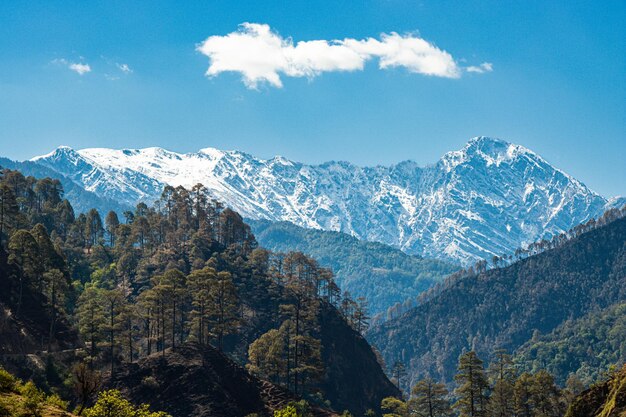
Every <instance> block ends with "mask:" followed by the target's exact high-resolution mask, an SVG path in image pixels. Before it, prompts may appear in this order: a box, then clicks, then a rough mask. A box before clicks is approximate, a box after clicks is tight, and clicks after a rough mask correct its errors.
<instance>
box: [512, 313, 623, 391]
mask: <svg viewBox="0 0 626 417" xmlns="http://www.w3.org/2000/svg"><path fill="white" fill-rule="evenodd" d="M515 356H516V361H517V362H518V363H519V364H520V366H521V367H522V369H525V370H528V371H537V370H538V369H546V370H547V371H549V372H550V373H551V374H553V375H554V376H555V377H556V379H557V381H558V382H559V383H560V384H561V385H564V384H565V383H566V381H567V379H568V377H569V376H570V375H576V376H577V377H578V379H580V380H581V381H582V382H583V383H584V384H585V385H590V384H592V383H593V382H596V381H598V380H599V379H600V378H601V377H602V376H603V375H604V374H605V373H606V372H608V371H609V369H611V368H612V367H614V366H620V367H621V366H622V365H623V364H624V362H626V303H618V304H616V305H613V306H611V307H608V308H605V309H602V310H599V311H593V312H591V313H589V314H587V315H585V316H583V317H581V318H579V319H577V320H568V321H566V322H565V323H563V324H562V325H560V326H559V327H557V328H556V329H555V330H553V331H552V332H550V333H548V334H545V335H536V336H535V337H533V338H532V339H531V340H530V341H528V342H526V343H525V344H524V345H522V346H521V347H520V348H519V349H518V350H517V352H516V355H515Z"/></svg>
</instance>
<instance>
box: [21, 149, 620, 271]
mask: <svg viewBox="0 0 626 417" xmlns="http://www.w3.org/2000/svg"><path fill="white" fill-rule="evenodd" d="M32 160H33V161H35V162H37V163H40V164H43V165H45V166H47V167H49V168H52V169H54V170H56V171H57V172H59V173H61V174H63V175H65V176H67V177H69V178H71V179H72V180H73V181H75V182H77V183H79V184H81V185H83V186H84V187H85V188H86V189H87V190H89V191H93V192H95V193H97V194H99V195H101V196H104V197H108V198H112V199H115V200H117V201H120V202H121V203H125V204H129V205H134V204H136V203H137V202H138V201H148V202H151V201H153V200H156V199H157V198H158V197H159V195H160V193H161V190H162V188H163V186H164V185H166V184H169V185H172V186H178V185H182V186H185V187H192V186H193V185H195V184H197V183H202V184H204V185H205V186H206V187H207V188H208V189H209V190H211V192H212V194H213V196H214V197H215V198H217V199H219V200H220V201H222V202H224V203H225V204H226V205H228V206H230V207H232V208H233V209H235V210H237V211H238V212H240V213H241V214H242V215H243V216H244V217H248V218H253V219H269V220H286V221H290V222H292V223H295V224H297V225H299V226H304V227H309V228H317V229H324V230H335V231H342V232H346V233H349V234H351V235H354V236H356V237H359V238H362V239H367V240H372V241H379V242H383V243H387V244H390V245H393V246H396V247H399V248H401V249H403V250H405V251H406V252H409V253H412V254H418V255H422V256H427V257H435V258H446V259H450V260H454V261H457V262H460V263H464V264H466V263H470V262H473V261H475V260H477V259H480V258H490V257H491V256H493V255H501V254H503V253H510V252H511V251H513V250H514V249H515V248H517V247H519V246H520V245H524V244H527V243H530V242H533V241H535V240H537V239H539V238H544V237H549V236H551V235H552V234H555V233H559V232H562V231H564V230H567V229H569V228H571V227H573V226H575V225H577V224H579V223H581V222H583V221H585V220H587V219H589V218H591V217H594V216H597V215H599V214H601V213H602V212H603V210H604V209H605V208H606V207H607V205H608V204H615V201H613V202H612V203H609V202H607V200H606V199H605V198H603V197H602V196H600V195H598V194H596V193H594V192H593V191H591V190H589V189H588V188H587V187H586V186H585V185H584V184H582V183H581V182H579V181H577V180H576V179H574V178H572V177H571V176H569V175H567V174H566V173H564V172H562V171H560V170H559V169H557V168H554V167H553V166H551V165H550V164H549V163H548V162H546V161H545V160H544V159H543V158H541V157H540V156H539V155H537V154H535V153H534V152H532V151H530V150H528V149H526V148H524V147H523V146H519V145H514V144H510V143H507V142H505V141H502V140H499V139H492V138H486V137H477V138H474V139H471V140H470V141H469V142H468V143H467V145H466V146H465V147H464V148H463V149H461V150H459V151H453V152H448V153H447V154H445V155H444V156H443V157H442V158H441V159H440V160H439V161H438V162H437V163H436V164H434V165H431V166H427V167H420V166H418V165H417V164H416V163H415V162H411V161H405V162H401V163H399V164H397V165H393V166H390V167H382V166H377V167H367V168H363V167H358V166H355V165H353V164H350V163H348V162H327V163H324V164H321V165H305V164H301V163H297V162H293V161H289V160H287V159H285V158H282V157H275V158H272V159H268V160H262V159H258V158H255V157H253V156H251V155H248V154H245V153H243V152H237V151H221V150H217V149H213V148H207V149H202V150H200V151H198V152H196V153H189V154H179V153H175V152H170V151H167V150H164V149H161V148H147V149H124V150H112V149H102V148H100V149H83V150H79V151H76V150H73V149H70V148H67V147H60V148H58V149H56V150H55V151H54V152H52V153H50V154H48V155H44V156H40V157H36V158H33V159H32Z"/></svg>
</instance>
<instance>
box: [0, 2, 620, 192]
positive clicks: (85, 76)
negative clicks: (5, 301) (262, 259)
mask: <svg viewBox="0 0 626 417" xmlns="http://www.w3.org/2000/svg"><path fill="white" fill-rule="evenodd" d="M261 3H262V2H258V1H250V2H225V1H214V2H193V1H187V2H173V1H172V2H162V1H145V2H142V1H133V2H127V1H107V2H95V1H93V2H91V1H84V2H68V1H65V2H60V1H31V2H2V3H0V39H2V41H1V42H0V57H1V58H0V126H1V128H0V155H3V156H8V157H11V158H14V159H26V158H29V157H31V156H34V155H38V154H43V153H47V152H49V151H50V150H51V149H53V148H55V147H56V146H59V145H69V146H72V147H75V148H84V147H96V146H106V147H115V148H124V147H127V148H137V147H147V146H161V147H165V148H168V149H172V150H176V151H181V152H189V151H195V150H197V149H200V148H203V147H208V146H212V147H217V148H221V149H239V150H243V151H246V152H249V153H252V154H255V155H257V156H260V157H270V156H273V155H275V154H281V155H284V156H286V157H288V158H291V159H294V160H299V161H303V162H309V163H316V162H323V161H326V160H348V161H351V162H354V163H357V164H361V165H376V164H385V165H386V164H391V163H395V162H399V161H401V160H405V159H413V160H416V161H417V162H419V163H422V164H427V163H430V162H434V161H435V160H436V159H437V158H439V157H440V156H441V155H442V154H443V153H444V152H446V151H448V150H453V149H458V148H460V147H462V146H463V144H464V143H465V142H466V141H467V140H468V139H469V138H470V137H472V136H477V135H487V136H495V137H500V138H503V139H506V140H509V141H512V142H515V143H520V144H522V145H525V146H527V147H529V148H531V149H533V150H535V151H536V152H538V153H540V154H541V155H543V156H544V157H545V158H546V159H548V160H549V161H550V162H552V163H553V164H555V165H556V166H557V167H560V168H562V169H564V170H565V171H567V172H569V173H570V174H572V175H574V176H576V177H577V178H579V179H580V180H582V181H583V182H585V183H586V184H587V185H589V186H590V187H591V188H592V189H594V190H596V191H598V192H600V193H602V194H604V195H607V196H610V195H617V194H621V195H624V194H626V163H625V162H624V161H626V104H625V103H626V53H625V51H626V25H624V23H623V22H624V20H625V19H626V2H623V1H605V2H592V1H588V2H584V1H563V2H546V1H536V2H534V1H526V2H512V1H511V2H508V1H480V2H463V1H446V2H441V1H401V0H397V1H396V0H378V1H372V0H366V1H359V2H350V1H345V2H334V1H323V2H322V1H303V2H274V3H272V2H263V3H264V4H261ZM244 22H252V23H260V24H267V25H269V27H270V28H271V33H272V34H273V35H275V36H277V37H278V36H280V38H282V40H283V42H287V43H289V42H290V41H289V39H291V40H292V42H293V45H296V44H297V42H299V41H311V40H326V41H332V40H344V39H351V40H354V42H355V43H357V44H358V43H359V42H360V41H363V40H366V39H369V38H372V39H373V40H374V41H376V42H379V43H380V42H383V43H384V42H386V41H384V39H385V38H384V37H381V34H387V35H391V34H392V33H394V32H395V33H397V34H398V36H399V37H400V38H402V39H409V38H410V39H413V38H415V39H423V40H425V41H427V42H428V43H427V45H428V47H429V48H430V47H432V50H433V51H435V56H434V58H433V59H439V58H442V57H443V58H445V56H448V57H449V58H451V59H452V63H453V66H454V68H452V70H454V71H458V72H457V74H456V76H452V77H450V76H442V73H437V74H435V75H432V74H431V75H424V72H425V71H426V70H424V68H425V67H424V65H426V66H427V65H429V62H426V63H424V62H423V61H420V62H417V64H416V65H418V67H415V66H410V65H408V64H406V63H405V64H404V65H396V64H394V62H396V63H397V62H400V61H398V60H396V61H393V59H392V60H391V65H389V66H387V67H386V68H385V69H381V68H379V67H380V66H381V65H382V63H383V60H384V59H386V58H389V57H388V56H387V55H384V54H386V53H387V52H367V54H366V58H363V59H362V62H357V63H356V66H357V67H358V66H359V65H362V66H363V69H362V70H361V69H355V68H352V70H351V71H335V70H328V71H321V73H319V75H317V76H315V75H316V74H318V72H320V71H317V72H316V71H315V68H317V67H315V65H318V66H319V65H322V64H326V62H327V61H325V59H326V58H327V57H325V56H322V57H321V58H320V57H319V56H317V57H313V58H311V57H310V56H309V55H307V54H304V55H306V56H304V58H302V57H301V58H302V59H303V61H302V62H306V63H307V64H306V65H309V64H310V62H313V63H314V65H313V66H314V68H313V70H311V67H310V65H309V66H308V67H306V68H304V70H303V69H302V66H298V67H297V68H296V69H295V70H294V69H293V68H291V69H287V70H285V71H287V72H289V71H291V73H292V75H293V73H294V71H296V72H297V71H301V72H303V73H305V74H304V75H306V76H298V77H294V76H289V75H288V74H286V73H285V72H284V71H283V72H280V71H278V73H277V74H278V76H279V78H280V82H281V83H282V87H280V88H279V87H277V86H275V85H272V83H269V82H266V81H264V80H263V79H261V80H260V81H259V82H258V83H257V84H256V85H255V87H256V89H254V88H250V87H254V86H252V85H251V84H250V82H248V83H247V85H246V83H244V82H242V74H241V73H233V72H218V74H217V75H215V76H214V77H211V78H208V77H207V76H206V75H205V72H206V71H207V69H208V68H209V66H210V65H212V63H213V61H211V59H218V58H220V57H223V56H224V54H225V53H228V52H229V51H231V49H229V48H230V46H229V45H226V50H224V49H222V50H220V49H219V47H220V45H221V44H220V45H217V46H216V47H215V48H212V49H211V50H212V51H213V52H211V53H213V55H207V54H203V53H202V52H200V51H198V50H197V47H198V46H200V45H202V42H203V41H205V40H206V39H207V38H208V37H210V36H219V37H224V36H226V35H228V34H230V33H233V32H236V31H237V30H238V27H239V25H240V24H242V23H244ZM239 33H241V32H239ZM220 39H222V38H217V40H220ZM333 45H334V44H333ZM359 45H361V44H359ZM379 46H380V45H379ZM216 51H217V52H216ZM220 51H221V52H220ZM437 51H439V52H437ZM349 52H353V51H349ZM440 52H441V54H447V55H445V56H444V55H441V54H440ZM219 53H222V55H217V54H219ZM245 53H246V54H249V51H247V52H245ZM359 53H362V51H359ZM322 55H323V54H322ZM359 56H361V57H363V56H365V55H359ZM226 58H229V57H226ZM226 58H224V59H226ZM230 58H232V57H230ZM235 58H237V57H235ZM443 58H442V59H443ZM316 60H317V61H316ZM448 63H449V62H448ZM484 63H490V64H491V65H492V69H493V71H485V72H484V73H477V72H468V71H467V68H468V67H476V66H479V65H481V64H484ZM227 64H228V63H227ZM245 64H246V65H249V64H250V63H245ZM72 65H73V66H72ZM123 65H126V66H127V67H124V66H123ZM333 65H334V64H333ZM337 65H339V64H337ZM71 66H72V67H71ZM87 66H88V68H87ZM87 69H89V71H88V72H87ZM448 69H450V68H449V66H448ZM309 70H311V71H312V72H307V71H309ZM79 72H82V75H81V74H79ZM270 72H271V71H270ZM449 74H450V73H448V75H449ZM301 75H302V74H301Z"/></svg>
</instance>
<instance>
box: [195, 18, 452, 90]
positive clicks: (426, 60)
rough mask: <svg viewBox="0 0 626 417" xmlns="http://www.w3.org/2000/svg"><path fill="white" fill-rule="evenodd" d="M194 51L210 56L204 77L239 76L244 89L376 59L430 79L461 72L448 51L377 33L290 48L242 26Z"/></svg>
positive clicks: (267, 32) (285, 41)
mask: <svg viewBox="0 0 626 417" xmlns="http://www.w3.org/2000/svg"><path fill="white" fill-rule="evenodd" d="M197 50H198V51H199V52H201V53H202V54H204V55H206V56H207V57H209V61H210V64H209V68H208V69H207V71H206V75H207V76H208V77H214V76H217V75H219V74H221V73H223V72H238V73H241V75H242V77H243V82H244V83H245V84H246V86H247V87H249V88H256V87H257V86H258V85H259V83H263V82H267V83H269V84H270V85H272V86H274V87H281V86H282V81H281V75H284V76H288V77H309V78H312V77H315V76H317V75H319V74H321V73H323V72H331V71H359V70H362V69H363V68H364V66H365V63H366V62H367V61H369V60H371V59H374V58H378V66H379V68H381V69H388V68H394V67H403V68H406V69H407V70H408V71H410V72H413V73H417V74H423V75H430V76H435V77H445V78H459V77H460V76H461V73H462V70H461V68H460V67H459V65H458V64H457V63H456V61H455V59H454V58H453V57H452V55H450V54H449V53H448V52H446V51H444V50H441V49H439V48H437V47H436V46H434V45H433V44H431V43H429V42H427V41H425V40H424V39H422V38H419V37H418V36H416V35H399V34H397V33H395V32H392V33H390V34H382V35H381V36H380V39H374V38H367V39H362V40H358V39H350V38H346V39H343V40H330V41H327V40H313V41H300V42H297V43H295V44H294V42H293V41H292V40H291V39H290V38H283V37H281V36H280V35H278V34H277V33H275V32H272V30H271V29H270V27H269V25H265V24H258V23H243V24H242V25H240V28H239V30H238V31H236V32H232V33H229V34H227V35H224V36H210V37H209V38H207V39H206V40H205V41H204V42H202V43H201V44H200V45H198V47H197Z"/></svg>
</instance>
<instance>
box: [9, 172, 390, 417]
mask: <svg viewBox="0 0 626 417" xmlns="http://www.w3.org/2000/svg"><path fill="white" fill-rule="evenodd" d="M0 243H1V245H0V247H1V249H0V262H1V263H2V264H1V265H0V266H1V267H0V271H2V273H3V274H2V277H1V279H2V282H1V284H2V289H3V291H2V296H3V301H2V302H3V303H4V310H5V311H8V312H9V314H8V316H7V317H8V321H7V322H9V326H3V327H2V329H3V331H6V332H8V333H15V332H16V331H19V332H26V334H31V333H32V334H33V335H34V336H33V337H32V338H30V339H24V338H22V337H21V336H18V337H7V338H3V339H2V341H1V342H0V345H2V346H1V347H0V348H1V349H0V350H1V351H3V352H10V353H11V355H10V357H8V356H3V357H0V360H1V361H2V364H3V365H5V366H7V367H9V368H11V367H13V368H14V369H16V370H17V371H20V372H21V373H22V374H23V375H24V374H25V375H26V376H27V377H28V378H33V379H36V380H38V381H39V383H40V384H39V385H40V386H42V387H44V388H45V389H47V390H50V391H52V392H58V393H59V394H60V395H62V396H64V397H65V398H68V399H69V400H70V401H72V402H73V403H74V404H82V405H85V404H86V403H89V402H90V401H92V400H93V394H94V393H93V392H92V393H91V394H90V395H85V393H84V392H82V393H81V392H77V391H76V390H72V389H71V387H72V385H74V386H75V387H76V386H80V385H81V384H77V381H78V380H80V379H81V378H82V379H83V380H84V379H85V375H87V374H86V373H85V372H77V369H79V370H80V369H84V366H87V367H88V369H89V373H88V375H90V378H87V379H91V380H101V381H102V384H103V385H102V386H103V387H104V386H107V384H111V383H113V381H116V379H115V377H116V375H117V374H118V372H123V370H124V369H129V368H128V365H129V364H131V363H135V362H137V361H140V362H141V360H142V359H143V358H151V357H154V356H155V355H167V354H168V352H171V351H172V350H175V349H179V348H182V347H185V346H187V345H188V344H189V343H194V344H196V345H197V346H199V347H200V348H201V349H202V348H206V349H215V350H216V351H217V352H221V353H220V354H224V355H226V356H228V357H229V358H231V359H232V360H234V361H235V362H237V363H239V364H240V365H242V366H243V365H245V366H246V368H247V369H248V371H249V372H252V373H254V374H256V375H258V376H259V377H261V378H264V379H267V380H269V381H271V382H272V383H273V384H274V385H276V386H279V387H283V388H284V389H286V390H289V391H291V392H292V393H293V395H294V396H295V397H300V396H301V397H304V398H307V399H308V400H309V401H311V402H313V403H316V404H319V406H322V407H333V408H336V409H340V410H343V409H351V410H353V411H354V412H357V413H362V412H364V411H365V410H366V409H368V408H377V407H378V405H379V404H380V400H381V399H382V398H383V397H385V396H389V395H396V394H397V389H396V388H395V387H394V386H393V385H392V384H391V383H390V382H389V380H387V378H386V377H385V375H384V373H383V371H382V370H381V368H380V366H379V364H378V362H377V359H376V356H375V354H374V352H373V351H372V349H371V348H370V346H369V345H368V344H367V342H366V341H365V339H363V338H362V337H361V336H360V334H359V331H361V330H363V329H364V328H365V326H366V322H367V313H366V311H365V310H364V309H363V306H362V305H360V304H359V303H357V302H355V301H353V300H352V299H350V298H347V297H344V296H342V294H341V291H340V289H339V287H338V286H337V285H336V283H335V281H334V278H333V274H332V271H330V270H329V269H326V268H322V267H320V266H319V265H318V264H317V262H316V261H315V260H314V259H312V258H309V257H307V256H305V255H303V254H302V253H298V252H292V253H287V254H274V253H272V252H270V251H267V250H265V249H261V248H259V247H258V245H257V242H256V240H255V238H254V236H253V234H252V233H251V230H250V227H249V226H248V225H247V224H245V223H244V222H243V220H242V219H241V217H240V216H239V215H238V214H237V213H235V212H234V211H232V210H229V209H224V208H223V207H222V205H221V204H220V203H219V202H217V201H215V200H212V199H211V198H210V197H209V196H208V195H207V192H206V189H205V188H204V187H202V186H201V185H198V186H196V187H194V188H193V189H192V190H186V189H184V188H182V187H178V188H172V187H166V188H165V190H164V192H163V194H162V197H161V198H160V199H159V201H158V202H156V203H155V205H154V206H153V207H148V206H147V205H145V204H139V205H138V206H137V207H136V208H135V209H134V210H133V211H125V212H124V213H120V215H118V214H117V213H115V212H109V213H108V214H107V215H106V216H105V217H104V220H103V219H102V217H101V216H100V214H99V213H98V211H97V210H95V209H92V210H89V211H88V212H87V213H81V214H80V215H75V213H74V210H73V208H72V206H71V205H70V204H69V202H68V201H67V200H64V199H63V187H62V185H61V183H60V182H59V181H57V180H51V179H48V178H46V179H41V180H36V179H34V178H32V177H24V176H23V175H22V174H21V173H19V172H17V171H9V170H5V171H2V176H1V177H0ZM33 317H34V318H33ZM44 329H46V330H47V331H44ZM67 332H70V333H71V332H74V334H75V332H78V333H79V334H80V340H79V339H78V338H77V337H76V336H74V339H71V338H67V337H65V334H67ZM15 340H18V341H20V343H13V342H11V341H15ZM22 340H28V341H29V342H28V343H21V341H22ZM339 341H341V342H339ZM29 354H30V355H29ZM33 354H34V355H33ZM32 357H38V358H39V359H38V361H35V363H34V364H33V363H29V362H28V361H27V360H26V359H25V358H31V359H32ZM231 359H229V360H231ZM31 362H32V361H31ZM42 362H43V363H46V364H45V365H44V366H41V367H40V366H39V365H37V364H38V363H42ZM143 363H145V361H144V362H143ZM80 366H83V368H80ZM77 367H78V368H77ZM350 369H359V370H361V371H362V375H361V376H360V377H359V378H354V375H353V373H352V371H350ZM124 372H125V371H124ZM242 372H244V373H245V372H247V371H242ZM348 378H350V379H349V380H348ZM72 380H74V382H75V383H74V384H72V383H71V381H72ZM64 381H70V382H68V383H65V382H64ZM347 385H350V386H351V389H352V390H353V391H352V392H353V393H354V395H351V396H349V397H348V396H346V395H344V392H343V391H342V387H344V386H347ZM222 388H223V387H222ZM190 389H191V387H190ZM155 395H163V396H164V397H161V398H160V400H161V402H162V403H163V404H167V403H168V397H167V392H163V391H158V392H157V393H156V394H155ZM155 400H156V399H155ZM192 400H193V399H191V400H190V401H192ZM228 401H230V403H229V402H228ZM237 401H238V400H237V399H235V398H230V400H226V404H229V405H228V406H229V407H230V406H233V407H236V406H238V405H237ZM239 405H240V404H239ZM270 409H271V408H270ZM212 412H213V413H214V415H221V414H220V411H219V409H218V410H215V409H213V410H212ZM192 415H194V414H192ZM198 415H199V414H198ZM209 415H210V414H209ZM175 417H176V415H175Z"/></svg>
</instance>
